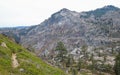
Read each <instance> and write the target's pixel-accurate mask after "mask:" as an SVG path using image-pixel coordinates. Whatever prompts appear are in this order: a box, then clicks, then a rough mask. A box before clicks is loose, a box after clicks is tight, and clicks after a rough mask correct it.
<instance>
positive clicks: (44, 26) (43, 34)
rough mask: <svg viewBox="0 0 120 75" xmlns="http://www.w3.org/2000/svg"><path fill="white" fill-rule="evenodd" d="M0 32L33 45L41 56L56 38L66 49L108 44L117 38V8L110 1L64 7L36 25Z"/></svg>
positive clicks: (119, 39) (51, 48) (119, 12)
mask: <svg viewBox="0 0 120 75" xmlns="http://www.w3.org/2000/svg"><path fill="white" fill-rule="evenodd" d="M0 33H3V34H5V35H8V36H10V37H14V38H15V40H16V41H17V42H18V43H20V44H21V45H23V46H24V47H26V48H29V49H30V50H31V49H32V48H33V49H35V53H36V54H37V55H40V56H49V55H50V54H52V53H54V52H53V51H54V47H55V46H56V44H57V42H58V41H62V42H64V44H65V46H66V47H67V50H68V51H69V52H72V51H73V50H74V49H75V48H79V47H82V46H84V45H87V46H105V45H106V46H108V45H111V44H112V43H113V42H120V9H119V8H117V7H114V6H111V5H110V6H105V7H103V8H99V9H96V10H93V11H88V12H80V13H79V12H75V11H70V10H68V9H66V8H63V9H61V10H60V11H58V12H56V13H54V14H53V15H51V17H50V18H48V19H46V20H45V21H44V22H42V23H40V24H38V25H36V26H30V27H21V28H19V27H18V28H3V29H0Z"/></svg>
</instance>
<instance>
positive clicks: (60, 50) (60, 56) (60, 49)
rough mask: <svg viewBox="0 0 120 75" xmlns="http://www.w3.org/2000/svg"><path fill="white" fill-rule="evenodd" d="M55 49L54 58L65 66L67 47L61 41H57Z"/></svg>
mask: <svg viewBox="0 0 120 75" xmlns="http://www.w3.org/2000/svg"><path fill="white" fill-rule="evenodd" d="M55 51H57V55H56V59H57V61H59V62H60V63H61V64H62V66H63V67H65V63H66V58H67V57H66V55H67V49H66V47H65V46H64V44H63V42H61V41H60V42H58V43H57V46H56V48H55Z"/></svg>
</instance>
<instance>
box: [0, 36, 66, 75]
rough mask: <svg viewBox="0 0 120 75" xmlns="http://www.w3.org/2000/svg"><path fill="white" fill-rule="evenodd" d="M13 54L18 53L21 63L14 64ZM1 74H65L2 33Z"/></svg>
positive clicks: (0, 38) (0, 46)
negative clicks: (15, 65) (14, 65)
mask: <svg viewBox="0 0 120 75" xmlns="http://www.w3.org/2000/svg"><path fill="white" fill-rule="evenodd" d="M12 54H16V60H17V61H18V63H19V65H18V66H17V67H13V66H12V62H13V60H12ZM0 75H65V73H64V72H63V71H61V70H60V69H58V68H54V67H52V66H50V65H48V64H46V63H45V62H43V61H42V60H41V59H40V58H38V57H36V56H35V55H34V54H32V53H30V52H29V51H27V50H26V49H25V48H23V47H21V46H20V45H18V44H16V43H14V42H13V41H12V40H10V39H9V38H7V37H5V36H3V35H1V34H0Z"/></svg>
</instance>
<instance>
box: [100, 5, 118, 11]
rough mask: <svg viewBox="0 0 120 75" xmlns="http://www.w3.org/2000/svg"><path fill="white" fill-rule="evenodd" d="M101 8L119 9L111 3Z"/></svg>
mask: <svg viewBox="0 0 120 75" xmlns="http://www.w3.org/2000/svg"><path fill="white" fill-rule="evenodd" d="M102 9H106V10H113V11H114V10H119V8H118V7H115V6H113V5H108V6H104V7H103V8H102Z"/></svg>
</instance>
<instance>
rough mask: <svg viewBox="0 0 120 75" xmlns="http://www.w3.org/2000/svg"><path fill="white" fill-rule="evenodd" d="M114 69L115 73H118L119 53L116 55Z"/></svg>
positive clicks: (119, 69)
mask: <svg viewBox="0 0 120 75" xmlns="http://www.w3.org/2000/svg"><path fill="white" fill-rule="evenodd" d="M114 71H115V74H116V75H120V53H119V54H118V55H117V56H116V59H115V65H114Z"/></svg>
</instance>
